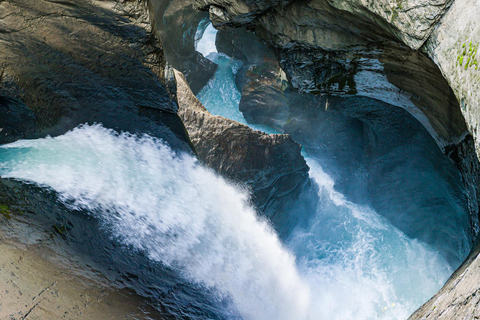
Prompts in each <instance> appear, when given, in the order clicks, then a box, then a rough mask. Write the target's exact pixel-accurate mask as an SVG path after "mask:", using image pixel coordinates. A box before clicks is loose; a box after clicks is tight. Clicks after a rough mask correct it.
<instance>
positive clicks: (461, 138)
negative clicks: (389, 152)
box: [194, 0, 480, 319]
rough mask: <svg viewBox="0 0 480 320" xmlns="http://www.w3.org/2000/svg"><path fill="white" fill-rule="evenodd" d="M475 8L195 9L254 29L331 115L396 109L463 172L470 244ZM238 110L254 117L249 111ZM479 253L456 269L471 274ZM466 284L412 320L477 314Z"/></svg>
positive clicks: (478, 35)
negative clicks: (425, 133)
mask: <svg viewBox="0 0 480 320" xmlns="http://www.w3.org/2000/svg"><path fill="white" fill-rule="evenodd" d="M479 4H480V3H479V2H478V1H474V3H472V2H469V1H463V0H460V1H458V0H457V1H435V2H434V3H432V2H428V1H420V2H419V1H415V2H414V1H408V0H405V1H394V2H392V1H375V2H373V3H372V2H371V1H348V2H346V1H335V0H331V1H330V0H324V1H322V0H312V1H273V2H262V1H248V0H247V1H231V0H195V1H194V7H195V8H196V9H198V10H204V11H208V12H209V16H210V20H211V21H212V23H213V24H214V26H215V27H217V28H219V29H227V28H230V27H246V28H247V29H249V30H252V31H254V33H255V34H256V36H257V37H259V38H260V39H261V40H262V41H264V42H265V43H266V44H267V45H268V46H269V47H270V48H272V49H273V51H274V53H275V55H276V57H277V59H278V62H279V64H280V67H281V69H283V71H285V73H286V75H287V77H288V80H289V82H290V84H291V86H292V87H293V88H294V89H296V90H298V91H299V92H301V93H309V94H313V95H322V96H326V97H327V98H326V101H325V102H324V105H325V109H328V111H329V112H333V113H335V112H336V111H337V112H338V111H340V113H342V114H344V115H346V116H348V117H351V118H356V119H360V120H361V119H364V120H365V119H369V118H370V117H371V114H368V113H369V112H371V113H373V112H379V110H385V109H388V108H389V107H386V106H393V107H397V108H398V107H399V108H401V109H403V110H405V111H406V112H408V113H409V114H410V115H411V116H413V117H414V118H415V119H416V120H417V121H418V122H419V123H421V124H422V125H423V127H424V128H425V129H426V131H428V133H429V134H430V136H431V137H432V138H433V139H434V141H435V143H436V144H437V146H438V147H439V149H440V150H441V151H442V152H443V153H444V154H446V155H448V156H449V157H450V159H451V160H452V161H453V163H454V164H455V165H456V166H457V168H458V169H459V170H460V172H461V173H462V179H463V182H464V184H465V187H466V192H467V195H468V201H469V211H470V225H471V232H472V235H473V237H477V235H478V232H479V224H478V220H479V201H478V199H479V187H478V186H479V184H478V177H479V173H480V171H479V165H478V155H479V154H480V142H479V141H480V137H479V136H478V120H479V117H480V116H479V114H478V112H479V111H478V110H479V106H478V101H479V98H478V91H479V85H480V84H479V81H478V75H479V73H478V72H480V71H479V70H478V68H477V57H478V56H477V47H478V42H479V40H480V31H479V26H478V22H477V18H476V17H478V14H479V11H478V10H479V9H478V8H479V7H478V5H479ZM221 32H222V31H220V33H221ZM227 39H228V36H227ZM231 39H233V38H230V40H231ZM217 41H218V40H217ZM228 41H229V40H228ZM228 41H226V42H225V43H228ZM232 41H234V40H232ZM227 50H228V49H227ZM229 52H230V53H231V52H233V51H232V50H230V51H229ZM239 58H240V59H242V57H240V56H239ZM246 60H247V61H248V58H246V57H243V61H246ZM273 70H275V68H274V69H273ZM261 81H263V80H261ZM239 85H240V86H242V84H241V83H240V84H239ZM272 87H274V88H276V89H278V90H279V91H282V90H283V96H284V97H285V96H286V95H287V94H286V93H285V92H286V91H285V88H283V89H281V88H280V87H279V86H278V85H271V83H270V88H272ZM264 92H266V91H264ZM359 97H361V98H359ZM242 98H243V97H242ZM274 101H277V100H274ZM382 104H383V105H384V106H382ZM280 109H281V108H280ZM278 110H279V109H278V108H277V111H278ZM242 111H244V113H245V112H246V114H248V115H252V110H248V106H247V107H246V108H244V110H242ZM267 112H268V111H267ZM381 112H385V111H381ZM254 113H255V111H253V114H254ZM272 113H273V112H272ZM277 116H278V114H277ZM384 117H385V118H383V119H384V120H382V117H379V118H378V119H379V120H380V122H379V123H377V125H380V126H381V127H385V128H387V127H388V128H389V130H391V129H392V128H394V127H395V126H397V125H396V124H395V123H394V122H390V123H389V122H388V121H386V120H385V119H387V118H388V116H385V115H384ZM251 119H253V118H251ZM391 119H393V118H391ZM290 120H291V119H290V118H289V119H288V121H290ZM280 122H281V121H280ZM270 124H271V123H270ZM274 124H277V125H278V122H277V123H274ZM280 126H281V125H280ZM283 128H285V126H284V127H283ZM374 128H375V127H374ZM378 128H379V127H377V129H378ZM399 128H400V129H399V133H400V134H402V133H401V132H402V129H401V128H403V129H405V130H409V129H407V128H408V125H407V126H405V125H400V126H399ZM377 129H374V132H375V133H374V136H376V137H378V136H379V135H378V133H379V131H377ZM404 132H405V131H404ZM423 140H425V138H423ZM427 140H428V138H427ZM297 141H299V140H297ZM300 141H301V140H300ZM411 141H413V140H411ZM395 143H396V142H395ZM373 148H374V149H375V146H373ZM375 152H377V151H375ZM381 152H383V151H381ZM477 251H478V250H474V251H473V252H472V255H471V256H470V258H469V259H468V260H467V262H465V265H464V266H463V267H462V268H463V269H460V270H467V271H466V272H469V274H470V275H471V274H472V273H473V274H475V272H474V271H472V270H476V269H475V267H474V266H475V262H474V261H476V260H475V258H476V257H477V254H476V253H475V252H477ZM470 265H471V266H472V268H471V269H469V266H470ZM459 272H461V271H459ZM468 278H469V277H468V276H465V277H464V276H452V278H451V279H450V280H449V282H447V284H446V286H445V289H442V291H440V293H439V294H438V295H437V296H435V298H434V299H432V301H431V302H430V303H429V304H427V305H426V306H424V307H423V308H422V309H420V311H418V312H417V313H415V314H414V315H413V316H412V319H423V318H432V319H434V318H435V319H437V318H442V319H452V318H459V317H462V316H466V315H467V314H470V313H471V310H476V309H475V306H476V301H477V300H476V299H475V298H474V297H475V292H476V291H475V290H476V289H475V288H476V287H475V285H473V286H472V285H471V284H469V281H470V280H467V279H468ZM447 288H448V289H447ZM446 292H450V293H449V294H447V293H446ZM440 305H441V306H443V307H441V308H439V306H440ZM447 306H448V307H447ZM445 308H446V309H448V310H446V309H445ZM432 310H435V311H434V312H432ZM451 310H455V311H451ZM452 312H453V313H452ZM453 315H454V316H453Z"/></svg>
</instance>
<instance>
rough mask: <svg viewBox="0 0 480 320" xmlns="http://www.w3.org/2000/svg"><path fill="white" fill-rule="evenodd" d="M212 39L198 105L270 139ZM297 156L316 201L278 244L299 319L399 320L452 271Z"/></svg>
mask: <svg viewBox="0 0 480 320" xmlns="http://www.w3.org/2000/svg"><path fill="white" fill-rule="evenodd" d="M215 36H216V34H215V32H213V31H212V30H208V32H206V33H205V35H204V39H202V40H203V43H202V45H203V50H204V52H207V53H208V52H215V53H209V54H208V55H207V57H208V58H209V59H210V60H211V61H213V62H215V63H217V64H218V65H219V69H218V71H217V73H216V74H215V76H214V78H213V79H212V80H211V81H210V82H209V83H208V84H207V85H206V86H205V87H204V88H203V90H202V91H201V92H200V93H199V95H198V97H199V99H200V101H202V103H203V104H204V105H205V107H206V108H207V109H208V110H209V111H210V112H211V113H213V114H216V115H221V116H224V117H226V118H230V119H233V120H235V121H238V122H241V123H244V124H247V125H249V126H251V127H252V128H253V129H256V130H262V131H264V132H266V133H278V132H275V131H274V130H273V129H271V128H269V127H266V126H264V127H260V128H259V127H258V126H255V125H250V124H248V123H247V121H246V120H245V118H244V117H243V115H242V114H241V113H240V111H239V110H238V106H239V102H240V93H239V91H238V88H237V87H236V86H235V73H236V68H238V67H237V63H236V62H235V60H234V59H231V58H229V57H228V56H226V55H224V54H219V53H216V48H215V47H214V45H215V40H214V39H215ZM205 38H206V39H205ZM208 44H210V45H211V46H212V47H211V48H210V50H208ZM219 57H220V58H219ZM303 154H304V157H305V159H306V160H307V163H308V165H309V167H310V169H311V170H310V177H311V178H312V179H313V181H314V182H315V183H316V184H317V186H318V187H319V194H318V195H319V198H320V201H319V203H318V208H317V211H316V213H315V214H314V215H313V218H312V219H311V221H309V222H308V224H307V225H308V226H307V227H301V228H300V227H298V228H297V229H296V230H295V231H294V232H293V234H292V235H291V236H290V237H289V238H288V239H287V243H286V244H287V246H288V247H289V248H290V249H291V250H292V252H293V253H294V254H295V256H296V258H297V265H298V268H299V271H300V273H301V274H302V276H304V277H305V279H306V282H307V283H308V284H309V287H310V290H311V300H312V306H314V307H312V308H311V309H310V310H309V315H308V317H307V318H308V319H406V318H407V317H408V316H409V315H410V314H411V313H412V312H413V311H414V310H415V309H416V308H418V307H419V306H420V305H421V304H422V303H424V302H426V301H427V300H428V299H429V298H430V297H431V296H432V295H433V294H434V293H435V292H436V291H437V290H438V289H439V288H440V287H441V286H442V285H443V283H444V282H445V281H446V279H447V278H448V277H449V275H450V274H451V273H452V271H453V269H452V266H450V265H449V264H448V263H447V261H446V259H445V257H444V256H443V255H442V254H441V253H440V252H438V251H437V250H435V249H433V248H431V247H430V246H428V245H427V244H425V243H422V242H420V241H418V240H414V239H410V238H408V237H407V236H406V235H405V234H404V233H402V232H401V231H400V230H398V229H397V228H395V227H394V226H393V225H392V224H391V223H390V222H389V221H388V220H387V219H386V218H384V217H382V216H380V215H378V214H377V213H376V212H375V211H374V210H372V209H371V208H369V207H366V206H360V205H356V204H354V203H352V202H350V201H348V200H347V199H346V198H345V197H344V196H343V195H342V194H340V193H339V192H337V191H336V190H335V183H334V181H333V179H332V178H331V177H330V176H328V174H326V173H325V172H324V171H323V169H322V168H321V166H320V164H319V163H318V162H317V161H316V160H315V159H313V158H311V157H309V156H308V154H307V153H306V152H305V151H304V152H303ZM399 214H401V213H399ZM305 216H311V215H309V214H305ZM427 227H428V226H427ZM459 242H467V241H466V239H459Z"/></svg>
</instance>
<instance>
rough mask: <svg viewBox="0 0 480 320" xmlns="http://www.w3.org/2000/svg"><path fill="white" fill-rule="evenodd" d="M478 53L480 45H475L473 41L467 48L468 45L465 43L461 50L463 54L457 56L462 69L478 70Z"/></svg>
mask: <svg viewBox="0 0 480 320" xmlns="http://www.w3.org/2000/svg"><path fill="white" fill-rule="evenodd" d="M477 51H478V44H473V43H472V41H470V43H469V44H468V46H467V44H466V43H463V44H462V48H461V49H460V52H461V53H460V54H459V55H458V56H457V61H458V64H459V65H460V67H464V69H465V70H468V68H473V67H474V68H475V70H478V61H477ZM465 59H466V61H465ZM464 61H465V65H464Z"/></svg>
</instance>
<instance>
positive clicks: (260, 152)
mask: <svg viewBox="0 0 480 320" xmlns="http://www.w3.org/2000/svg"><path fill="white" fill-rule="evenodd" d="M176 79H177V85H178V89H177V95H178V102H179V115H180V117H181V118H182V120H183V122H184V124H185V126H186V128H187V131H188V134H189V136H190V139H191V140H192V143H193V145H194V146H195V150H196V151H197V155H198V158H199V159H200V161H202V162H203V163H204V164H206V165H207V166H208V167H210V168H213V169H214V170H215V171H216V172H218V173H220V174H221V175H222V176H224V177H226V178H227V179H229V180H231V181H233V182H235V183H240V184H241V185H244V186H247V187H248V188H250V189H251V193H252V197H253V198H252V202H253V204H254V205H255V206H256V207H257V208H258V209H259V210H260V211H261V212H262V213H264V214H266V215H267V216H268V217H269V218H270V219H271V220H272V222H273V224H274V225H275V226H276V227H277V230H278V231H279V233H280V235H286V234H288V232H289V231H290V228H293V227H295V225H297V223H298V222H299V221H300V220H301V219H305V217H301V216H300V215H296V214H295V213H293V214H289V215H288V216H287V215H286V213H288V212H289V211H290V213H291V212H292V211H293V212H295V211H298V212H299V213H300V212H305V211H306V212H312V211H313V210H311V209H312V207H313V206H314V203H313V202H314V201H315V200H310V201H301V200H300V199H299V198H300V197H305V198H306V199H315V198H316V197H315V196H314V194H313V195H312V194H311V192H312V193H313V192H314V191H313V188H312V185H311V181H310V180H309V178H308V171H309V168H308V166H307V164H306V162H305V160H304V159H303V157H302V155H301V153H300V151H301V150H300V145H298V144H297V143H296V142H294V141H293V140H292V139H291V138H290V136H288V135H282V134H266V133H262V132H260V131H254V130H252V129H251V128H249V127H248V126H246V125H243V124H240V123H238V122H236V121H233V120H230V119H227V118H224V117H221V116H215V115H212V114H210V113H209V112H208V111H207V110H206V109H205V107H204V106H203V105H202V104H201V102H200V101H199V100H198V99H197V98H196V97H195V96H194V95H193V94H192V92H191V91H190V88H189V87H188V84H187V83H186V81H185V79H184V77H183V75H182V74H181V73H179V72H178V71H176ZM307 194H308V195H307ZM294 203H296V204H294ZM299 203H300V204H299ZM302 206H303V207H302ZM308 208H310V210H308ZM287 220H288V221H287Z"/></svg>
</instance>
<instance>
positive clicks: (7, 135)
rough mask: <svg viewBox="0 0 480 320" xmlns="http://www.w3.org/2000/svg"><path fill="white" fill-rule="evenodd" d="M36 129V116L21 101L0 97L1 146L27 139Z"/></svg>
mask: <svg viewBox="0 0 480 320" xmlns="http://www.w3.org/2000/svg"><path fill="white" fill-rule="evenodd" d="M34 128H35V115H34V114H33V112H32V110H30V109H29V108H28V107H27V106H26V105H25V104H23V103H22V102H21V101H20V100H17V99H13V98H9V97H2V96H0V144H4V143H8V142H12V141H15V140H18V139H21V138H24V137H26V136H27V135H28V134H29V133H30V132H31V131H33V130H34Z"/></svg>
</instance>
